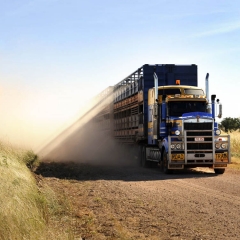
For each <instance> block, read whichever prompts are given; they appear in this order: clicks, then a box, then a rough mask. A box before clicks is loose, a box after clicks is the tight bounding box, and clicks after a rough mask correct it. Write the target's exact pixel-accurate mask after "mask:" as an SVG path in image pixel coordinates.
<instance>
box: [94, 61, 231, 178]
mask: <svg viewBox="0 0 240 240" xmlns="http://www.w3.org/2000/svg"><path fill="white" fill-rule="evenodd" d="M208 79H209V74H207V75H206V79H205V92H204V90H203V89H201V88H199V87H198V74H197V65H195V64H190V65H175V64H154V65H150V64H145V65H143V66H141V67H140V68H138V69H137V70H136V71H134V72H133V73H132V74H130V75H128V76H127V77H126V78H124V79H123V80H121V81H120V82H118V83H117V84H116V85H114V86H112V87H109V88H107V89H106V90H105V91H103V92H102V94H100V95H99V101H100V102H101V104H102V107H101V110H100V111H99V112H98V114H96V116H95V117H94V119H95V121H96V122H97V123H98V124H99V126H100V128H102V129H105V130H106V131H107V132H108V134H110V135H112V137H113V138H114V139H115V140H116V141H118V142H119V143H120V144H128V145H130V146H131V147H132V148H134V149H138V152H139V154H138V156H139V161H140V163H141V165H142V166H144V167H147V166H148V165H149V164H151V162H156V163H158V165H159V166H161V168H162V170H163V171H164V173H167V174H168V173H171V172H172V171H173V170H178V169H184V168H195V167H209V168H212V169H214V171H215V173H216V174H223V173H224V171H225V168H226V167H227V164H229V163H230V162H231V154H230V136H229V135H221V131H220V129H219V128H218V123H217V121H216V118H221V116H222V104H221V103H220V101H219V99H217V98H216V95H215V94H213V95H211V96H209V87H208ZM106 99H107V101H104V100H106Z"/></svg>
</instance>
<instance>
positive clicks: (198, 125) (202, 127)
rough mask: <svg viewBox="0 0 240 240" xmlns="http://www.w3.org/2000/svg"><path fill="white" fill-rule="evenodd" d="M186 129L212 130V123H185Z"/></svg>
mask: <svg viewBox="0 0 240 240" xmlns="http://www.w3.org/2000/svg"><path fill="white" fill-rule="evenodd" d="M184 130H212V123H211V122H207V123H184Z"/></svg>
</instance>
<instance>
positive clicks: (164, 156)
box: [162, 150, 172, 174]
mask: <svg viewBox="0 0 240 240" xmlns="http://www.w3.org/2000/svg"><path fill="white" fill-rule="evenodd" d="M162 166H163V172H164V173H166V174H171V173H172V169H169V168H168V157H167V153H166V151H165V150H163V164H162Z"/></svg>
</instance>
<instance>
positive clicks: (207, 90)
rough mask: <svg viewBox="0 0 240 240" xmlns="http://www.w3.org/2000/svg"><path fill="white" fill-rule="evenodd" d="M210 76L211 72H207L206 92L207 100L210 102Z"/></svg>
mask: <svg viewBox="0 0 240 240" xmlns="http://www.w3.org/2000/svg"><path fill="white" fill-rule="evenodd" d="M208 78H209V73H207V75H206V79H205V92H206V97H207V100H208V102H209V82H208Z"/></svg>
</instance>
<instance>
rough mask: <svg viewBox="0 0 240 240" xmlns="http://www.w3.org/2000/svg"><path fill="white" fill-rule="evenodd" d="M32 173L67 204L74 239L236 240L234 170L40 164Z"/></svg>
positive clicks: (239, 197)
mask: <svg viewBox="0 0 240 240" xmlns="http://www.w3.org/2000/svg"><path fill="white" fill-rule="evenodd" d="M202 170H203V171H202ZM36 173H37V174H41V175H42V176H43V178H42V181H44V182H45V183H46V184H48V186H50V187H51V188H52V189H53V190H54V191H56V192H58V193H59V194H61V195H64V196H66V198H67V200H68V201H69V202H70V204H71V217H72V223H73V228H72V229H73V231H74V236H75V238H76V239H86V240H87V239H164V240H165V239H195V240H197V239H199V240H200V239H240V222H239V221H240V172H239V171H234V170H231V169H227V170H226V172H225V174H223V175H215V174H214V173H213V171H211V170H209V171H207V169H198V171H196V170H194V171H193V170H185V171H182V172H177V173H174V174H172V175H165V174H163V173H162V172H161V171H160V170H159V169H157V168H149V169H142V168H140V167H119V166H118V167H113V166H112V167H104V166H89V165H83V164H81V165H80V164H79V165H77V164H60V163H59V164H57V163H45V164H41V166H40V167H39V168H38V169H37V171H36ZM61 223H62V224H63V220H61ZM63 225H64V224H63Z"/></svg>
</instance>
